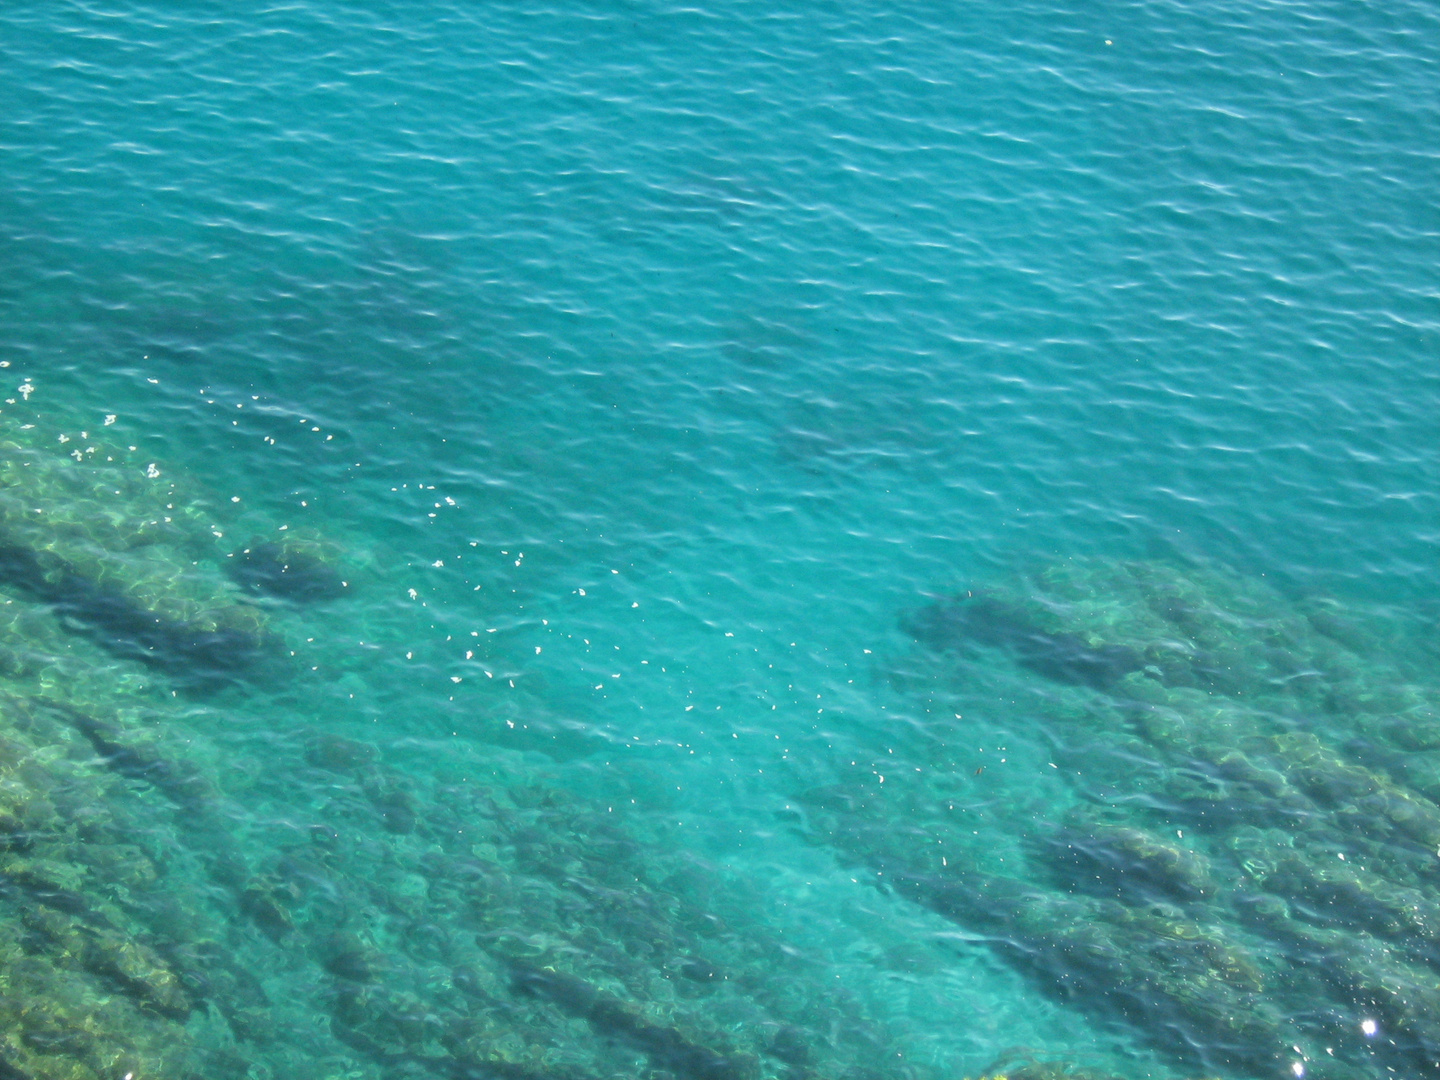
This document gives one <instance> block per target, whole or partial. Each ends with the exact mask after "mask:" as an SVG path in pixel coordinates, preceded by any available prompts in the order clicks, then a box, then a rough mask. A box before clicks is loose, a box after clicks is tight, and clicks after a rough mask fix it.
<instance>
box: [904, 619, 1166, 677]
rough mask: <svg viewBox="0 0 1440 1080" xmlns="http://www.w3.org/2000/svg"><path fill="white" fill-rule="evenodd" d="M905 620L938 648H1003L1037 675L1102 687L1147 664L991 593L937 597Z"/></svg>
mask: <svg viewBox="0 0 1440 1080" xmlns="http://www.w3.org/2000/svg"><path fill="white" fill-rule="evenodd" d="M901 626H902V628H903V629H904V630H905V631H906V632H907V633H909V634H910V635H911V636H912V637H913V638H915V639H916V640H917V641H919V642H920V643H921V644H923V645H926V646H927V647H929V648H931V649H933V650H935V651H937V652H950V651H960V652H964V651H969V650H971V649H973V648H975V647H977V646H978V647H985V648H993V649H1000V650H1003V651H1004V652H1008V653H1010V654H1011V655H1012V656H1013V657H1014V658H1015V661H1016V663H1018V664H1020V666H1021V667H1025V668H1029V669H1030V670H1031V671H1033V672H1035V673H1036V674H1037V675H1043V676H1045V677H1046V678H1048V679H1054V680H1055V681H1056V682H1062V683H1071V684H1076V685H1081V686H1091V687H1094V688H1096V689H1100V690H1105V689H1109V688H1110V687H1111V686H1113V685H1114V684H1115V683H1117V682H1119V681H1120V680H1121V679H1122V678H1124V677H1125V676H1126V675H1128V674H1130V673H1131V672H1132V671H1139V670H1141V669H1142V668H1143V667H1144V666H1145V660H1144V658H1143V657H1142V656H1141V655H1140V653H1138V652H1136V651H1135V650H1134V649H1130V648H1127V647H1125V646H1123V645H1092V644H1090V643H1089V642H1087V641H1086V640H1085V639H1084V638H1082V637H1080V636H1079V635H1078V634H1072V633H1063V632H1062V633H1052V632H1050V631H1047V630H1044V629H1042V628H1040V627H1039V626H1037V625H1035V624H1034V622H1032V621H1031V620H1030V619H1029V618H1027V617H1026V615H1025V614H1024V613H1023V612H1021V611H1019V610H1017V609H1015V608H1012V607H1010V606H1009V605H1008V604H1005V603H1003V602H1002V601H1000V600H997V599H995V598H993V597H989V596H975V597H965V598H963V599H958V598H957V599H943V600H936V601H935V602H934V603H932V604H928V605H926V606H925V607H923V608H921V609H920V610H919V611H917V612H915V613H913V614H912V615H910V616H908V617H906V618H905V619H903V620H901Z"/></svg>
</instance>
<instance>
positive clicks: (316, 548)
mask: <svg viewBox="0 0 1440 1080" xmlns="http://www.w3.org/2000/svg"><path fill="white" fill-rule="evenodd" d="M227 569H228V571H229V574H230V578H231V580H232V581H234V582H235V584H237V585H239V586H240V587H241V588H242V589H247V590H249V591H250V592H255V593H260V594H262V595H264V596H268V597H270V598H271V599H274V600H287V601H290V602H291V603H300V604H310V603H316V602H319V601H322V600H335V599H338V598H340V597H342V596H345V595H347V593H348V592H349V589H350V583H349V582H348V581H346V580H345V579H344V578H343V577H342V576H341V574H340V571H339V570H337V569H336V568H335V567H334V566H333V565H332V563H331V561H330V553H329V552H328V551H327V550H326V546H325V545H322V544H319V543H311V542H307V541H303V540H294V541H288V540H287V541H271V540H264V541H262V540H252V541H251V542H250V543H249V544H247V545H246V546H245V547H244V548H242V549H240V550H239V551H237V552H235V553H234V555H233V556H232V559H231V562H230V563H229V564H228V567H227Z"/></svg>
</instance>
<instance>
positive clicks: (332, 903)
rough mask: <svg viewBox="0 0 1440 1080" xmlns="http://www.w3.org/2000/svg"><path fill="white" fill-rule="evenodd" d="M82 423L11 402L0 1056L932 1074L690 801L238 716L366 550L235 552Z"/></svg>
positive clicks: (213, 1068)
mask: <svg viewBox="0 0 1440 1080" xmlns="http://www.w3.org/2000/svg"><path fill="white" fill-rule="evenodd" d="M72 426H73V425H72ZM57 429H58V431H59V434H64V433H65V429H64V426H63V425H58V424H51V425H48V426H47V425H46V424H44V423H31V424H29V425H28V426H27V425H22V424H19V423H18V422H15V423H12V422H11V421H10V418H9V417H5V418H4V423H3V425H0V440H3V446H0V450H3V454H0V1080H120V1078H122V1077H134V1078H145V1080H199V1078H201V1077H204V1078H206V1080H225V1078H235V1080H239V1078H241V1077H252V1076H264V1075H269V1076H285V1077H295V1078H312V1077H313V1078H315V1080H322V1078H326V1080H328V1078H334V1077H339V1076H345V1077H350V1078H368V1080H401V1078H416V1080H421V1078H437V1080H491V1078H495V1080H611V1078H618V1077H645V1078H647V1080H772V1078H773V1080H781V1078H784V1080H887V1078H890V1077H894V1078H896V1080H901V1078H904V1080H929V1078H930V1076H931V1075H932V1074H931V1073H929V1072H927V1071H926V1070H925V1069H924V1068H922V1067H919V1066H914V1065H910V1064H908V1063H906V1062H905V1061H904V1059H903V1055H902V1054H899V1053H897V1050H896V1048H897V1045H898V1044H897V1036H896V1035H895V1034H894V1033H893V1032H890V1031H887V1030H886V1029H885V1027H884V1025H883V1024H881V1023H880V1022H878V1021H876V1020H875V1019H874V1018H872V1017H870V1016H867V1015H865V1013H864V1011H863V1009H861V1008H860V1007H859V1006H858V1005H857V1003H856V1002H855V1001H853V1000H852V999H850V998H849V997H847V996H846V995H845V994H843V993H842V992H840V991H838V990H837V989H836V988H835V986H834V985H833V984H832V981H831V980H830V979H828V978H827V976H826V974H825V973H824V972H823V970H819V965H817V964H816V963H815V962H814V960H813V959H812V958H810V957H808V956H804V955H800V954H799V953H798V952H797V950H796V949H794V948H792V947H791V946H790V945H789V944H788V943H787V942H785V941H783V940H780V939H778V938H774V937H771V936H767V934H766V933H765V932H763V930H761V929H759V928H758V919H757V917H756V916H755V915H754V914H753V910H752V909H754V908H758V906H759V905H760V904H761V903H762V901H761V900H760V899H759V898H758V896H757V895H755V894H754V893H753V892H752V891H751V889H752V887H751V886H750V885H748V884H747V883H745V882H743V881H739V880H736V879H735V878H734V877H733V875H730V874H728V873H727V872H724V871H722V870H720V869H718V868H716V867H714V866H712V865H710V864H708V863H706V862H705V861H704V860H702V859H699V858H697V857H695V856H693V855H690V854H687V852H686V848H685V846H684V845H683V844H681V843H680V842H679V841H678V836H677V828H678V826H676V825H675V824H673V823H669V822H668V819H666V820H663V821H662V820H658V819H656V818H654V817H647V816H645V815H643V814H639V813H636V814H633V815H630V816H629V817H625V818H622V817H621V815H618V814H616V813H613V812H612V806H611V805H609V804H608V803H607V801H606V800H603V799H601V798H598V797H588V796H585V795H582V794H580V793H578V792H577V791H575V790H573V789H572V786H571V785H568V784H567V783H566V782H565V781H564V780H563V778H562V777H560V776H558V775H556V774H555V773H553V772H552V771H550V770H549V769H548V767H546V766H543V765H541V764H538V763H537V761H536V759H535V757H534V756H533V755H532V756H530V757H527V756H526V755H524V754H521V753H518V752H515V751H505V750H498V749H495V748H485V749H484V750H483V751H482V750H478V749H473V748H472V750H471V752H470V753H469V756H468V757H467V756H466V752H465V751H464V750H463V748H462V749H461V750H458V751H457V752H456V753H455V754H453V755H446V756H444V760H437V761H432V762H430V763H429V765H428V767H419V768H417V767H414V766H413V765H407V767H406V768H405V769H403V770H402V769H400V768H398V767H394V766H393V765H392V764H391V763H388V762H387V761H386V760H385V757H386V755H385V754H384V753H382V751H381V749H380V747H379V746H377V745H375V744H373V743H371V742H368V741H365V740H361V739H355V738H349V737H346V736H344V735H341V734H339V733H337V732H334V731H328V730H320V729H316V728H312V727H307V726H306V725H305V724H303V723H301V724H296V723H294V722H293V721H292V720H291V719H290V718H288V717H286V718H283V720H282V719H278V718H277V721H276V723H275V724H274V730H275V735H274V737H273V738H271V739H269V740H268V741H267V744H266V748H265V756H264V759H263V760H258V759H251V758H249V757H247V753H248V751H245V750H242V749H238V748H237V746H236V744H234V743H226V742H224V741H223V740H221V739H219V738H217V733H219V734H223V733H224V732H225V731H226V730H227V728H228V727H230V726H231V725H232V724H233V722H234V721H233V718H232V716H231V715H230V712H229V710H230V709H231V708H233V707H234V701H235V694H234V693H230V694H228V696H227V694H223V693H222V694H215V693H212V691H214V690H217V689H221V690H230V691H233V690H235V689H236V688H238V689H239V690H240V691H241V692H242V693H243V692H244V691H245V690H246V689H247V688H248V687H250V686H253V685H255V684H256V683H257V682H259V681H260V680H262V679H267V678H276V679H290V680H292V681H294V682H297V683H298V682H299V681H300V680H301V679H302V678H303V677H304V673H303V672H299V671H291V670H289V669H287V668H285V667H284V665H283V664H280V665H276V664H274V663H273V662H272V661H273V658H274V657H275V656H280V655H283V654H284V653H285V651H286V650H285V647H284V645H285V635H286V633H287V630H286V625H287V624H286V620H287V619H289V618H291V617H292V616H293V613H294V608H295V605H297V604H308V603H313V602H327V601H330V600H335V599H338V598H340V597H341V596H343V595H345V593H346V592H347V591H348V590H349V588H350V581H349V578H348V577H347V576H345V575H343V574H342V573H341V571H340V570H339V567H340V566H341V565H342V564H343V559H342V553H341V552H340V549H339V547H338V545H336V544H334V543H333V542H331V541H328V540H326V539H325V538H324V537H301V538H294V537H286V538H284V539H283V540H274V541H271V540H259V539H252V540H251V541H249V542H248V543H247V544H244V545H241V546H238V547H237V546H236V545H235V544H234V542H233V541H232V540H230V539H227V538H226V537H225V536H224V535H223V534H224V533H225V532H226V531H228V530H227V528H226V527H222V524H221V523H220V519H219V517H218V514H219V511H218V510H217V509H216V508H215V506H214V502H213V500H207V499H206V498H205V497H203V496H202V495H197V494H194V493H193V491H194V489H195V485H193V483H191V482H189V481H187V480H185V479H184V478H182V477H180V476H174V477H172V475H171V474H172V470H171V469H170V468H168V467H166V468H163V469H162V468H160V467H159V466H157V465H156V464H155V463H151V462H146V461H143V460H142V459H140V458H137V457H136V456H135V455H134V453H132V452H128V451H125V450H122V449H119V448H116V447H107V446H106V445H105V444H104V443H103V442H102V441H101V440H100V439H99V438H95V437H92V435H93V434H94V433H90V432H88V431H79V432H73V433H72V434H70V435H69V436H68V437H67V438H64V439H61V438H60V437H59V435H58V434H57ZM276 601H278V603H276ZM297 692H298V691H297ZM613 801H614V800H613V799H612V800H610V802H613ZM936 1080H938V1077H937V1078H936Z"/></svg>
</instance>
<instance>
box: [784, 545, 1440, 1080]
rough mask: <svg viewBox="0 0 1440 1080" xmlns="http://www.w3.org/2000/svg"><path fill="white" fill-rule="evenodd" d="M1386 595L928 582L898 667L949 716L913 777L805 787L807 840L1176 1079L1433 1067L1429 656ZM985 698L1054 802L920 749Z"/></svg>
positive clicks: (1437, 809)
mask: <svg viewBox="0 0 1440 1080" xmlns="http://www.w3.org/2000/svg"><path fill="white" fill-rule="evenodd" d="M1390 614H1391V613H1380V614H1376V613H1372V612H1369V611H1366V610H1364V609H1360V608H1358V607H1354V608H1350V607H1347V605H1344V604H1341V603H1339V602H1337V601H1333V600H1328V599H1326V600H1312V599H1292V598H1289V597H1286V596H1284V595H1282V594H1281V593H1279V592H1278V591H1277V590H1275V589H1273V588H1271V587H1270V586H1268V585H1267V584H1265V583H1264V582H1263V581H1259V580H1250V579H1245V578H1241V577H1239V576H1237V575H1235V574H1232V573H1229V572H1227V571H1224V570H1222V569H1219V568H1215V567H1210V566H1181V565H1170V564H1167V563H1162V562H1156V561H1119V560H1103V559H1094V560H1072V561H1067V562H1064V563H1060V564H1056V565H1053V566H1050V567H1045V568H1042V569H1041V570H1040V571H1039V572H1037V573H1036V574H1034V575H1033V576H1030V577H1025V578H1019V577H1017V578H1016V579H1013V580H1008V581H1004V580H1002V581H996V582H993V583H989V584H987V585H986V586H985V587H983V588H975V589H972V590H968V591H966V592H965V593H962V594H960V595H956V596H953V597H945V598H939V599H935V600H932V601H931V602H930V603H929V604H927V605H926V606H924V607H922V608H920V609H919V610H917V611H915V612H913V613H910V614H907V615H906V616H904V617H903V618H902V626H903V627H904V628H905V629H906V630H907V631H909V632H910V634H911V635H912V636H913V637H914V639H915V641H916V645H917V650H918V651H917V653H916V654H915V655H914V656H913V657H912V658H911V660H910V661H909V662H908V669H907V670H905V671H902V672H897V675H896V680H897V683H896V684H897V686H900V687H901V688H903V689H905V690H906V691H907V692H911V693H915V694H917V695H921V696H927V695H928V699H929V700H931V701H933V702H943V703H945V704H946V705H947V706H948V707H947V708H946V709H945V710H944V711H943V715H946V716H953V717H954V719H953V720H950V721H947V722H945V723H944V724H941V725H939V727H938V729H937V730H935V731H932V732H931V733H930V735H929V738H930V739H931V742H932V745H930V746H928V747H927V746H925V745H916V746H914V747H912V750H911V753H912V754H913V755H914V758H915V761H916V762H917V763H920V762H923V766H924V767H923V768H922V767H921V765H920V764H917V766H916V768H915V769H914V771H913V772H910V773H908V775H907V770H906V769H905V768H902V767H894V766H892V768H891V769H889V770H887V771H888V772H890V773H891V775H890V776H888V777H887V780H889V782H888V783H884V784H883V786H882V785H879V784H872V785H868V786H867V785H856V784H853V783H850V784H840V785H835V786H833V787H822V788H816V789H813V790H811V791H809V792H806V793H805V794H804V797H803V801H804V802H805V804H806V805H807V809H808V815H809V817H808V821H809V832H810V835H811V836H812V838H813V839H814V840H815V841H816V842H819V843H823V844H826V845H829V846H831V847H832V848H834V849H835V850H837V851H838V852H839V853H840V854H841V856H842V858H844V859H846V860H848V861H849V862H850V863H851V864H852V865H857V866H860V867H864V868H865V869H866V870H867V871H869V872H871V873H872V874H873V875H874V878H873V879H874V880H875V882H876V884H877V885H880V886H881V887H883V888H886V889H888V890H891V891H893V892H894V893H895V894H896V895H898V896H901V897H904V898H906V899H909V900H911V901H913V902H914V903H916V904H919V905H921V906H923V907H925V908H927V909H929V910H931V911H933V912H936V913H938V914H940V915H941V916H943V917H944V918H946V919H948V920H951V921H953V922H955V923H957V924H960V925H961V926H964V927H966V928H967V929H969V930H970V931H972V932H975V933H978V934H981V935H984V937H985V940H987V941H988V942H990V948H991V949H992V951H993V952H994V953H995V954H996V955H998V956H1000V957H1002V958H1003V959H1004V960H1006V961H1007V962H1008V963H1010V964H1011V965H1012V966H1014V967H1015V968H1016V969H1017V970H1019V971H1022V972H1024V973H1025V974H1026V975H1027V976H1028V977H1030V978H1031V979H1032V980H1034V981H1035V982H1036V983H1037V984H1038V985H1039V986H1041V987H1043V988H1044V989H1045V990H1046V991H1047V992H1049V993H1051V994H1053V995H1055V996H1057V997H1060V998H1062V999H1065V1000H1068V1001H1070V1002H1072V1003H1073V1004H1074V1005H1075V1006H1076V1007H1077V1008H1080V1009H1084V1010H1087V1011H1089V1012H1091V1013H1092V1014H1094V1015H1095V1016H1096V1017H1097V1018H1099V1019H1102V1020H1103V1021H1105V1022H1110V1021H1111V1020H1115V1019H1120V1020H1123V1021H1125V1022H1129V1023H1130V1024H1132V1025H1133V1026H1134V1028H1135V1030H1136V1031H1137V1032H1138V1033H1140V1034H1141V1035H1142V1036H1143V1037H1144V1038H1145V1039H1147V1040H1148V1041H1149V1042H1150V1043H1151V1044H1152V1045H1154V1046H1155V1047H1157V1048H1158V1049H1160V1050H1161V1051H1162V1052H1164V1053H1165V1054H1167V1055H1169V1056H1170V1058H1171V1059H1172V1061H1173V1063H1174V1067H1175V1068H1176V1069H1177V1071H1179V1072H1181V1073H1183V1072H1186V1071H1188V1072H1191V1073H1192V1074H1193V1073H1194V1072H1196V1071H1197V1070H1203V1071H1205V1072H1211V1071H1219V1072H1225V1073H1230V1074H1233V1075H1247V1076H1253V1075H1272V1076H1278V1075H1281V1074H1289V1075H1292V1076H1299V1075H1304V1076H1313V1077H1335V1078H1360V1077H1382V1076H1388V1075H1395V1074H1399V1075H1416V1074H1420V1075H1433V1074H1434V1073H1435V1072H1436V1071H1437V1070H1440V948H1437V934H1440V804H1437V802H1436V798H1437V796H1440V788H1437V786H1436V771H1435V770H1436V767H1437V765H1440V758H1437V756H1436V755H1437V751H1440V664H1437V663H1436V657H1435V655H1434V652H1433V649H1432V648H1431V645H1432V642H1431V640H1430V638H1429V637H1428V636H1427V635H1433V632H1434V630H1433V627H1425V626H1423V625H1421V624H1419V623H1416V624H1413V625H1406V624H1405V622H1404V620H1396V619H1394V618H1391V617H1389V616H1390ZM962 703H963V707H962ZM934 711H935V712H936V713H941V712H942V710H941V709H939V708H938V707H937V708H936V709H935V710H934ZM987 713H988V714H990V715H992V716H994V717H995V721H994V723H995V730H996V731H1004V730H1007V729H1006V726H1005V725H1006V724H1007V723H1012V722H1019V723H1023V724H1024V726H1025V727H1026V729H1027V730H1028V731H1029V732H1031V733H1032V734H1033V735H1034V736H1035V737H1036V738H1037V739H1040V740H1041V741H1042V742H1043V743H1044V744H1045V745H1048V746H1050V747H1052V748H1053V749H1052V750H1051V755H1052V757H1053V760H1054V762H1059V763H1060V764H1054V763H1053V762H1052V763H1051V764H1050V765H1049V766H1048V768H1049V769H1054V770H1056V771H1055V772H1054V773H1053V776H1050V777H1046V778H1045V779H1046V782H1048V783H1053V784H1055V785H1057V790H1060V791H1062V792H1063V794H1062V795H1061V796H1059V797H1055V798H1051V799H1050V800H1049V802H1048V803H1047V804H1046V806H1045V807H1041V808H1039V809H1037V804H1036V802H1035V801H1034V800H1032V799H1027V798H1025V797H1024V796H1023V794H1020V793H1017V795H1016V797H1013V798H1012V799H1011V800H1010V801H1008V802H1007V801H1006V800H1005V799H1004V798H1003V797H998V796H997V797H992V798H990V799H982V798H980V797H979V796H978V795H976V794H975V793H974V792H975V790H976V788H977V786H978V784H979V783H980V782H979V781H977V780H976V776H978V775H979V772H980V770H976V771H975V775H969V770H968V769H966V770H964V771H963V772H962V769H961V767H960V766H959V764H958V762H956V761H955V760H954V759H953V753H952V750H951V749H946V750H945V751H944V752H943V753H942V752H940V750H939V748H940V747H942V746H943V747H949V748H953V746H954V745H955V744H957V743H962V742H965V741H972V740H973V741H976V742H978V741H980V739H981V738H982V737H983V732H984V731H985V730H986V723H987V720H986V715H987ZM962 717H964V719H962ZM947 755H949V756H948V757H947ZM897 764H898V763H897ZM967 784H968V785H970V786H969V787H968V788H967ZM967 791H968V794H967ZM985 814H989V815H991V816H990V817H984V816H983V815H985ZM982 820H983V821H984V822H985V824H986V827H987V828H989V829H991V830H997V829H998V830H1001V831H1002V832H1004V833H1007V834H1008V835H1009V836H1011V837H1013V838H1014V842H1013V844H1011V845H1009V846H1008V847H1005V848H1004V851H1003V854H1001V853H1000V852H999V850H998V849H996V850H987V849H986V848H985V847H984V846H982V845H981V844H980V842H979V841H977V840H975V839H974V837H975V836H978V835H979V833H980V830H976V829H974V828H973V827H971V826H973V825H974V824H977V823H979V822H980V821H982ZM1002 1071H1006V1072H1008V1073H1009V1074H1010V1075H1016V1074H1020V1075H1025V1074H1026V1073H1025V1072H1024V1070H1023V1069H1015V1070H1002Z"/></svg>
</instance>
